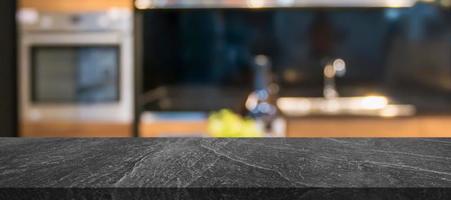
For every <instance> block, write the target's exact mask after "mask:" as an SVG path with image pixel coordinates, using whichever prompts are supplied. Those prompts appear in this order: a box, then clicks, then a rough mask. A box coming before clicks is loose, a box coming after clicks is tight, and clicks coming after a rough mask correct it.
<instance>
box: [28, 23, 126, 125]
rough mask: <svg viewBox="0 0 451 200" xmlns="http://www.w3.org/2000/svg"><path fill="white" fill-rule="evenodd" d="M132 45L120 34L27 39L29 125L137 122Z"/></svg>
mask: <svg viewBox="0 0 451 200" xmlns="http://www.w3.org/2000/svg"><path fill="white" fill-rule="evenodd" d="M130 44H131V40H129V39H127V38H126V37H124V35H122V34H120V33H115V32H76V33H48V32H46V33H39V32H31V33H25V34H24V35H23V36H22V41H21V48H20V51H21V55H22V56H21V59H20V62H21V64H20V67H21V70H20V88H21V90H20V99H21V114H22V116H21V117H22V120H25V121H32V122H33V121H50V120H51V121H55V120H67V121H71V122H73V121H124V122H127V121H128V122H129V121H130V120H131V116H132V104H131V102H132V100H131V98H132V92H131V91H132V86H131V77H132V71H131V68H132V63H131V57H132V55H131V47H130Z"/></svg>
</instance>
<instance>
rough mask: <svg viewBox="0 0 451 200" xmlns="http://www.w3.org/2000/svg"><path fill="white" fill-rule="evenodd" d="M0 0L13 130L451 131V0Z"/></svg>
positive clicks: (4, 116) (35, 133)
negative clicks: (0, 0) (0, 1)
mask: <svg viewBox="0 0 451 200" xmlns="http://www.w3.org/2000/svg"><path fill="white" fill-rule="evenodd" d="M0 9H1V11H2V12H1V13H2V14H1V16H2V19H1V20H2V21H1V24H2V26H4V27H3V29H4V30H6V31H2V33H1V35H0V36H1V37H0V40H1V44H2V45H1V46H2V47H0V55H1V58H2V60H1V63H2V65H3V66H2V68H0V85H1V86H0V87H1V91H2V92H3V94H2V97H1V98H0V120H1V121H0V125H1V127H0V131H1V133H0V135H2V136H20V137H203V136H214V137H451V0H211V1H209V0H39V1H36V0H19V1H14V0H7V1H2V3H1V4H0ZM14 22H16V23H14Z"/></svg>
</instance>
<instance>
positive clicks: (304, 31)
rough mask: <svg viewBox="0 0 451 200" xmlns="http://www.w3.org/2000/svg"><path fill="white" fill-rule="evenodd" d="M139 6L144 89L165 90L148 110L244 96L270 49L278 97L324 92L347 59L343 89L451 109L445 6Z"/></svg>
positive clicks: (203, 106)
mask: <svg viewBox="0 0 451 200" xmlns="http://www.w3.org/2000/svg"><path fill="white" fill-rule="evenodd" d="M136 15H137V16H141V18H142V22H141V24H138V26H141V29H142V34H143V40H142V42H141V45H142V54H143V55H145V56H143V57H142V59H141V60H140V62H142V68H143V70H142V71H143V73H141V74H142V78H143V92H146V93H151V94H152V95H154V96H155V95H160V96H159V99H158V100H153V99H152V100H153V101H152V102H148V106H147V107H148V109H149V110H170V111H179V110H188V111H190V110H193V111H196V110H207V111H208V110H217V109H221V108H224V107H226V108H230V107H233V106H236V105H240V104H241V103H242V102H243V101H245V99H246V97H247V95H248V94H249V93H250V92H251V91H252V84H253V74H254V73H255V72H254V71H253V70H254V68H253V67H252V66H253V65H252V61H253V60H254V58H255V56H256V55H259V54H264V55H267V56H268V57H269V58H270V59H271V63H272V66H271V71H272V72H273V80H274V81H275V82H276V83H277V84H278V85H279V86H280V87H279V88H280V90H279V96H290V97H292V96H296V97H306V96H308V97H320V96H323V93H322V91H323V90H322V87H323V79H324V77H323V68H324V65H325V63H327V62H330V61H331V60H332V59H333V58H342V59H344V60H345V61H346V63H347V68H346V74H345V75H344V76H343V77H339V78H337V88H338V90H339V92H340V95H341V96H362V95H375V94H377V95H386V96H389V97H390V99H394V100H396V101H397V102H402V103H406V104H414V105H416V106H417V108H418V110H424V111H425V112H434V113H435V112H436V111H438V112H442V111H444V110H447V112H446V113H449V114H451V104H450V103H449V102H451V57H450V55H451V43H450V38H451V10H450V9H449V8H446V7H442V6H438V5H436V4H428V3H418V4H416V5H415V6H413V7H408V8H384V7H380V8H362V7H352V8H298V7H297V8H267V9H234V8H213V9H149V10H144V11H137V12H136ZM157 88H158V90H157ZM162 90H164V91H165V92H164V94H163V92H160V91H162ZM432 102H434V103H432ZM435 102H437V103H435ZM423 107H424V108H423ZM432 107H433V108H432Z"/></svg>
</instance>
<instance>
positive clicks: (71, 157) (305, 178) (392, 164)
mask: <svg viewBox="0 0 451 200" xmlns="http://www.w3.org/2000/svg"><path fill="white" fill-rule="evenodd" d="M16 187H22V188H30V187H33V188H35V187H36V188H39V187H45V188H53V187H55V188H62V187H69V188H70V187H76V188H115V187H118V188H127V187H129V188H165V187H168V188H205V187H208V188H211V187H214V188H216V187H217V188H242V187H245V188H258V187H265V188H268V187H270V188H285V187H286V188H303V187H321V188H329V187H330V188H336V187H341V188H342V187H346V188H347V187H353V188H361V187H371V188H375V187H376V188H379V187H384V188H389V187H390V188H391V187H399V188H401V187H424V188H430V187H443V188H449V187H451V139H426V138H418V139H334V138H321V139H201V138H162V139H140V138H128V139H125V138H123V139H21V138H5V139H0V188H16Z"/></svg>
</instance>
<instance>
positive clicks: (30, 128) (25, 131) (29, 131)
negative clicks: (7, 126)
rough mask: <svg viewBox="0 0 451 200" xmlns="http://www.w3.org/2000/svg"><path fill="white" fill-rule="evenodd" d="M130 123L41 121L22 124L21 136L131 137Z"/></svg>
mask: <svg viewBox="0 0 451 200" xmlns="http://www.w3.org/2000/svg"><path fill="white" fill-rule="evenodd" d="M131 128H132V125H131V124H128V123H123V124H121V123H108V122H104V123H97V122H96V123H88V122H86V123H81V122H78V123H75V122H55V121H52V122H39V123H26V124H24V123H23V124H21V130H20V136H21V137H131V136H132V135H133V134H132V131H131V130H132V129H131Z"/></svg>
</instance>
